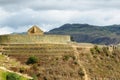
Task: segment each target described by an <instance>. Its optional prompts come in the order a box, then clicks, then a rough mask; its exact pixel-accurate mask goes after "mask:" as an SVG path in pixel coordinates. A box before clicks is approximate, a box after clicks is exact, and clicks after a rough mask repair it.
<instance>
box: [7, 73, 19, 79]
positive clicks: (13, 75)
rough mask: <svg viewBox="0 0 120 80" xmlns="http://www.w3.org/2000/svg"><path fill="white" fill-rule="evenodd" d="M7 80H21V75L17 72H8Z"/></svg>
mask: <svg viewBox="0 0 120 80" xmlns="http://www.w3.org/2000/svg"><path fill="white" fill-rule="evenodd" d="M6 80H20V76H18V75H17V74H15V73H8V74H7V76H6Z"/></svg>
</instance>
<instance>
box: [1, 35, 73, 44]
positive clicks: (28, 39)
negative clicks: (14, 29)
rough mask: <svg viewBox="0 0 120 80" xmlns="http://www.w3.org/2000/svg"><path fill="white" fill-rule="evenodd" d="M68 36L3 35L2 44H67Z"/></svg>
mask: <svg viewBox="0 0 120 80" xmlns="http://www.w3.org/2000/svg"><path fill="white" fill-rule="evenodd" d="M70 41H71V40H70V36H67V35H1V36H0V44H11V43H12V44H21V43H23V44H30V43H58V44H60V43H67V42H70Z"/></svg>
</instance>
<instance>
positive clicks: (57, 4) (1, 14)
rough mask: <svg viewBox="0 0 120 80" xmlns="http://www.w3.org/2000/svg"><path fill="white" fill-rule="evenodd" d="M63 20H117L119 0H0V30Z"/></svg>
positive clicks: (21, 29)
mask: <svg viewBox="0 0 120 80" xmlns="http://www.w3.org/2000/svg"><path fill="white" fill-rule="evenodd" d="M65 23H81V24H83V23H87V24H91V25H112V24H120V0H0V34H8V33H12V32H25V31H26V30H27V29H28V28H30V27H31V26H32V25H38V26H40V28H42V29H43V30H44V31H48V30H50V29H53V28H55V27H59V26H61V25H63V24H65Z"/></svg>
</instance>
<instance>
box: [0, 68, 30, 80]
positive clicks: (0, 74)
mask: <svg viewBox="0 0 120 80" xmlns="http://www.w3.org/2000/svg"><path fill="white" fill-rule="evenodd" d="M8 74H10V73H9V72H5V71H3V70H0V80H6V76H7V75H8ZM17 76H19V75H17ZM19 77H20V80H29V79H26V78H24V77H22V76H19Z"/></svg>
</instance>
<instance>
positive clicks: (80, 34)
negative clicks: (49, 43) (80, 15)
mask: <svg viewBox="0 0 120 80" xmlns="http://www.w3.org/2000/svg"><path fill="white" fill-rule="evenodd" d="M47 34H63V35H71V38H72V40H73V41H76V42H88V43H95V44H105V45H110V44H118V43H120V25H110V26H95V25H89V24H64V25H62V26H60V27H59V28H55V29H52V30H50V31H49V32H48V33H47Z"/></svg>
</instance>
